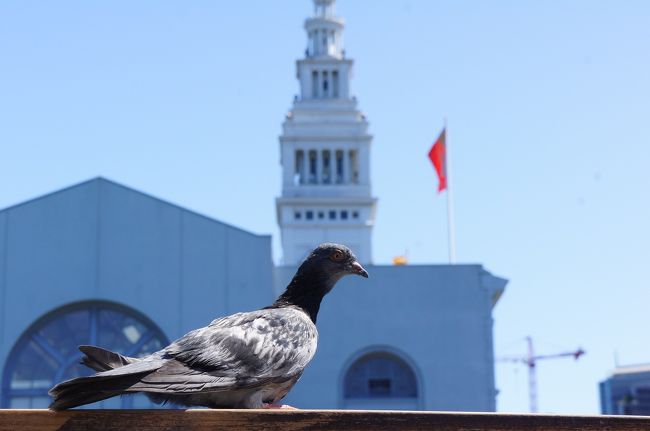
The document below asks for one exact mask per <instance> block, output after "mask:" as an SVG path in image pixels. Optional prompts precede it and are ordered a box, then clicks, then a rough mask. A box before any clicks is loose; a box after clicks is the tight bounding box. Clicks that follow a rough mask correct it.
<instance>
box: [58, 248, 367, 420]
mask: <svg viewBox="0 0 650 431" xmlns="http://www.w3.org/2000/svg"><path fill="white" fill-rule="evenodd" d="M346 274H358V275H362V276H364V277H367V276H368V274H367V272H366V271H365V270H364V269H363V267H361V265H359V263H358V262H357V261H356V258H355V257H354V255H353V254H352V252H351V251H350V250H349V249H348V248H347V247H345V246H341V245H337V244H323V245H321V246H319V247H318V248H316V249H315V250H314V251H313V252H312V253H311V254H310V256H309V257H308V258H307V259H306V260H305V262H303V264H302V265H301V266H300V268H299V269H298V272H297V273H296V275H295V276H294V278H293V280H292V281H291V283H290V284H289V286H288V287H287V290H286V291H285V293H283V294H282V295H281V296H280V298H278V300H277V301H276V302H275V303H274V304H273V305H271V306H269V307H267V308H264V309H261V310H257V311H251V312H245V313H237V314H233V315H231V316H227V317H222V318H220V319H216V320H214V321H213V322H212V323H210V325H208V326H206V327H204V328H200V329H196V330H194V331H191V332H189V333H187V334H186V335H184V336H183V337H181V338H179V339H178V340H176V341H174V342H173V343H172V344H170V345H169V346H167V347H165V348H164V349H162V350H160V351H158V352H156V353H153V354H152V355H150V356H147V357H144V358H127V357H124V356H122V355H119V354H117V353H113V352H110V351H107V350H105V349H102V348H99V347H94V346H81V347H80V350H81V351H82V352H83V353H85V354H86V356H85V357H84V359H83V363H84V364H86V365H87V366H89V367H90V368H93V369H94V370H96V371H98V373H96V374H94V375H92V376H89V377H80V378H76V379H72V380H68V381H65V382H62V383H59V384H58V385H56V386H55V387H53V388H52V389H51V390H50V395H52V396H53V397H54V402H53V403H52V405H51V406H50V408H52V409H54V410H61V409H67V408H72V407H76V406H79V405H83V404H88V403H92V402H95V401H100V400H103V399H106V398H109V397H112V396H115V395H120V394H128V393H133V392H144V393H146V394H147V395H148V396H149V397H150V398H151V399H152V400H153V401H156V402H173V403H176V404H180V405H186V406H197V405H198V406H207V407H212V408H228V407H230V408H260V407H263V406H264V405H265V404H267V403H276V402H278V401H279V400H281V399H282V398H283V397H284V396H285V395H286V394H287V393H288V392H289V390H290V389H291V388H292V387H293V385H294V384H295V383H296V382H297V381H298V379H299V378H300V376H301V375H302V373H303V371H304V369H305V367H306V366H307V364H308V363H309V361H311V359H312V358H313V357H314V354H315V353H316V345H317V341H318V331H317V330H316V325H315V321H316V315H317V313H318V309H319V307H320V302H321V300H322V299H323V296H324V295H325V294H327V293H328V292H329V291H330V290H331V289H332V287H333V286H334V284H335V283H336V281H338V280H339V279H340V278H341V277H342V276H344V275H346Z"/></svg>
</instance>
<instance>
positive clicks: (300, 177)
mask: <svg viewBox="0 0 650 431" xmlns="http://www.w3.org/2000/svg"><path fill="white" fill-rule="evenodd" d="M295 162H296V166H295V169H294V175H293V182H294V184H295V185H298V184H302V183H304V182H305V173H304V167H305V152H304V151H303V150H297V151H296V160H295Z"/></svg>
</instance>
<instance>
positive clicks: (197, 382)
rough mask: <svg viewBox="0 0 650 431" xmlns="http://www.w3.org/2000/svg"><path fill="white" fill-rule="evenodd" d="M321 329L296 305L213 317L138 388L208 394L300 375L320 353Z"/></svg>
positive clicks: (175, 345)
mask: <svg viewBox="0 0 650 431" xmlns="http://www.w3.org/2000/svg"><path fill="white" fill-rule="evenodd" d="M317 338H318V333H317V331H316V327H315V325H314V324H313V323H312V322H311V320H309V318H308V317H307V315H306V314H305V313H304V312H302V311H300V310H298V309H296V308H292V307H288V308H279V309H266V310H259V311H255V312H250V313H238V314H234V315H232V316H228V317H224V318H221V319H217V320H215V321H213V322H212V323H211V324H210V325H209V326H207V327H205V328H201V329H197V330H195V331H192V332H190V333H188V334H187V335H185V336H184V337H182V338H180V339H179V340H177V341H175V342H174V343H172V344H171V345H170V346H169V347H167V348H166V349H165V350H164V353H163V355H164V357H165V358H167V359H168V360H167V361H166V363H165V365H163V366H162V367H160V368H159V369H157V370H156V371H155V372H152V373H150V374H148V375H146V376H144V377H143V378H142V380H141V381H140V383H138V384H137V385H135V386H134V387H133V388H132V389H133V390H145V391H150V392H174V393H179V392H180V393H189V392H204V391H222V390H230V389H245V388H255V387H259V386H262V385H266V384H268V383H279V382H285V381H288V380H290V379H297V378H298V377H299V376H300V375H301V374H302V371H303V370H304V368H305V367H306V366H307V364H308V363H309V361H310V360H311V359H312V357H313V356H314V353H315V352H316V344H317Z"/></svg>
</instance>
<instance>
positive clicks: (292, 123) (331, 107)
mask: <svg viewBox="0 0 650 431" xmlns="http://www.w3.org/2000/svg"><path fill="white" fill-rule="evenodd" d="M305 30H306V31H307V40H308V41H307V49H306V50H305V58H303V59H301V60H298V61H297V63H296V68H297V76H298V81H299V82H300V96H299V97H297V98H296V99H295V101H294V104H293V109H292V110H291V111H290V112H289V113H288V114H287V118H286V120H285V121H284V124H283V133H282V136H280V149H281V163H282V196H281V197H279V198H278V199H277V217H278V223H279V225H280V230H281V235H282V250H283V256H282V262H283V264H284V265H295V264H298V263H300V261H302V259H303V258H304V257H305V256H306V254H307V253H308V252H309V251H311V250H312V249H313V248H314V247H315V246H316V245H318V244H320V243H322V242H340V243H345V244H347V245H348V246H349V247H350V248H351V249H353V250H354V251H355V253H356V255H357V257H358V258H359V260H360V261H361V262H363V263H370V262H372V254H371V248H372V247H371V245H372V244H371V242H372V227H373V224H374V219H375V207H376V201H377V200H376V199H375V198H373V197H372V194H371V188H370V143H371V141H372V136H370V135H369V134H368V122H367V121H366V118H365V116H364V115H363V114H362V113H361V112H360V111H359V110H358V109H357V101H356V99H355V98H354V97H353V96H352V95H351V94H350V78H351V77H352V60H350V59H348V58H346V57H345V51H344V50H343V20H342V19H341V18H338V17H336V16H335V14H334V0H315V1H314V16H313V17H311V18H309V19H307V20H306V21H305Z"/></svg>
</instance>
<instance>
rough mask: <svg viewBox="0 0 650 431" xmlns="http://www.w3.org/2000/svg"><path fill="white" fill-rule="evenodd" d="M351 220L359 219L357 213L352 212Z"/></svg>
mask: <svg viewBox="0 0 650 431" xmlns="http://www.w3.org/2000/svg"><path fill="white" fill-rule="evenodd" d="M352 218H353V219H358V218H359V211H352Z"/></svg>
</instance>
